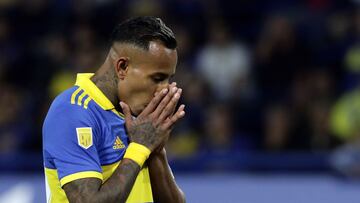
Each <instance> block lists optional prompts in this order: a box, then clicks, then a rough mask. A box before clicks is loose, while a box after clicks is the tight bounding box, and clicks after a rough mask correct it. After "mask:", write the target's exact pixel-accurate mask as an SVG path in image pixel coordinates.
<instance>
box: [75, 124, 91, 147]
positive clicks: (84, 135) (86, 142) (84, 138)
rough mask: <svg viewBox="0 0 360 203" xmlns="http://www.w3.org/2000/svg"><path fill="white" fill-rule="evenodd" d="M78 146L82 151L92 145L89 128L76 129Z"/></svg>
mask: <svg viewBox="0 0 360 203" xmlns="http://www.w3.org/2000/svg"><path fill="white" fill-rule="evenodd" d="M76 134H77V140H78V145H79V146H80V147H82V148H84V149H89V147H91V146H92V145H93V134H92V128H91V127H82V128H76Z"/></svg>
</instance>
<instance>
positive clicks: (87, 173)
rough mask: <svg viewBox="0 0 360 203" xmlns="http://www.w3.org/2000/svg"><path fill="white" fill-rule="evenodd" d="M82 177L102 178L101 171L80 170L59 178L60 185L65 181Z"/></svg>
mask: <svg viewBox="0 0 360 203" xmlns="http://www.w3.org/2000/svg"><path fill="white" fill-rule="evenodd" d="M82 178H98V179H100V180H103V176H102V174H101V173H99V172H97V171H82V172H78V173H73V174H71V175H68V176H65V177H63V178H62V179H61V180H60V186H61V187H62V186H64V185H65V184H66V183H69V182H71V181H74V180H77V179H82Z"/></svg>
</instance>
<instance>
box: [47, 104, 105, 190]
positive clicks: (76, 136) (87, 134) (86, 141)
mask: <svg viewBox="0 0 360 203" xmlns="http://www.w3.org/2000/svg"><path fill="white" fill-rule="evenodd" d="M43 136H44V138H43V140H44V142H43V144H44V150H45V153H47V154H49V155H50V157H51V159H52V161H53V164H54V166H55V169H56V170H57V173H58V178H59V180H60V184H61V187H62V186H64V185H65V184H66V183H69V182H71V181H74V180H77V179H81V178H99V179H101V180H103V177H102V170H101V165H100V161H99V156H98V151H97V148H96V146H97V143H98V142H99V127H98V126H97V124H96V121H95V119H94V116H93V115H92V114H91V113H90V112H89V111H88V110H87V109H84V108H82V107H81V106H77V105H70V104H69V105H63V106H60V107H59V106H58V107H56V108H50V110H49V112H48V115H47V117H46V119H45V122H44V126H43Z"/></svg>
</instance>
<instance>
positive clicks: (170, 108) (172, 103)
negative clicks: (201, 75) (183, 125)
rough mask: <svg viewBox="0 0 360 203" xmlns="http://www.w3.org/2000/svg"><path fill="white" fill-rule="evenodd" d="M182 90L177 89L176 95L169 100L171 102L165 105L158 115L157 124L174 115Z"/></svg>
mask: <svg viewBox="0 0 360 203" xmlns="http://www.w3.org/2000/svg"><path fill="white" fill-rule="evenodd" d="M181 92H182V89H178V91H177V92H176V94H175V95H174V96H173V97H172V98H171V101H170V102H169V103H168V104H167V105H166V107H165V108H164V110H163V111H162V113H161V114H160V116H159V118H158V122H159V123H161V122H163V121H164V120H165V119H166V118H167V117H169V116H172V115H173V114H174V111H175V109H176V105H177V103H178V101H179V99H180V97H181Z"/></svg>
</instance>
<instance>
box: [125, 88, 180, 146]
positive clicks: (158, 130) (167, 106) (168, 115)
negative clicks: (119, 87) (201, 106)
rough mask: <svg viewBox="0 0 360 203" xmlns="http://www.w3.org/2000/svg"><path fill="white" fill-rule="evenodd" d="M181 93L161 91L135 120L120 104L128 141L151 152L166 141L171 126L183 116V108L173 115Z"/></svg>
mask: <svg viewBox="0 0 360 203" xmlns="http://www.w3.org/2000/svg"><path fill="white" fill-rule="evenodd" d="M181 92H182V90H181V89H180V88H177V87H171V89H170V90H169V89H168V88H166V89H163V90H161V91H160V93H158V94H157V95H156V96H155V97H154V98H153V99H152V100H151V101H150V103H149V104H148V106H147V107H146V108H145V109H144V110H143V111H142V112H141V113H140V114H139V116H138V117H137V118H135V119H133V118H132V115H131V111H130V107H129V106H128V105H127V104H125V103H124V102H120V106H121V107H122V109H123V112H124V115H125V125H126V129H127V131H128V134H129V138H130V141H131V142H136V143H138V144H142V145H144V146H146V147H147V148H149V149H150V150H151V151H154V149H156V148H157V147H158V146H159V145H160V144H161V143H162V142H164V141H166V140H167V138H168V136H169V133H170V130H171V127H172V126H173V124H174V123H175V122H176V121H177V120H179V119H180V118H182V117H183V116H184V115H185V111H184V106H180V107H179V109H178V110H177V111H176V113H175V114H173V112H174V110H173V109H174V108H175V107H176V104H177V102H178V101H179V98H180V96H181Z"/></svg>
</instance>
